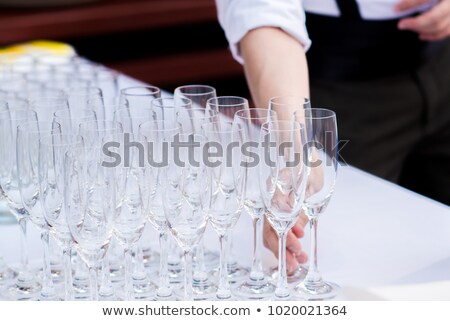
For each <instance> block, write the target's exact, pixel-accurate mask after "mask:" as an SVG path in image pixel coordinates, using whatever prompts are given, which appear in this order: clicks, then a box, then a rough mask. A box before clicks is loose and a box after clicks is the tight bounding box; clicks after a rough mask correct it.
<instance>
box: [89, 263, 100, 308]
mask: <svg viewBox="0 0 450 321" xmlns="http://www.w3.org/2000/svg"><path fill="white" fill-rule="evenodd" d="M89 278H90V281H91V301H98V268H97V267H96V266H90V267H89Z"/></svg>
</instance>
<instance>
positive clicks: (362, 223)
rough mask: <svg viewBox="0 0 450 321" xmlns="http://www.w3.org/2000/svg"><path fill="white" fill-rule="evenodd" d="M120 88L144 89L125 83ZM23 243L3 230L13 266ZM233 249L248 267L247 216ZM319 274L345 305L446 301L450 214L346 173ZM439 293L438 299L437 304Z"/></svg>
mask: <svg viewBox="0 0 450 321" xmlns="http://www.w3.org/2000/svg"><path fill="white" fill-rule="evenodd" d="M120 85H121V87H127V86H131V85H142V83H139V82H137V81H135V80H133V79H131V78H128V77H124V76H122V78H121V79H120ZM165 94H167V93H165ZM219 94H220V92H219ZM146 233H147V234H150V237H149V238H148V237H147V238H146V239H150V240H151V241H152V243H153V244H155V248H158V245H157V240H156V238H157V236H156V234H157V233H156V232H155V231H154V230H152V229H151V228H150V227H148V228H147V230H146ZM308 237H309V234H308V233H307V235H306V236H305V238H304V239H303V240H302V243H303V246H304V247H305V248H307V249H309V241H308ZM205 238H206V242H205V244H207V247H209V248H211V249H216V250H217V249H218V241H217V236H216V234H215V233H214V231H213V230H212V229H211V228H210V227H209V228H208V229H207V232H206V234H205ZM19 240H20V239H19V228H18V226H17V225H16V224H13V225H11V224H10V225H4V224H0V255H1V256H3V257H4V258H5V259H6V261H7V262H9V263H17V262H18V261H19V257H20V256H19V247H20V243H19ZM234 243H235V247H234V254H235V256H236V257H237V259H238V261H239V262H240V263H241V264H244V265H246V266H249V265H250V263H251V256H252V227H251V221H250V218H249V217H248V216H247V215H242V216H241V219H240V221H239V222H238V224H237V226H236V228H235V230H234ZM28 246H29V253H30V259H31V260H37V259H38V258H40V257H41V253H42V246H41V242H40V240H39V234H38V232H37V231H36V229H35V228H34V227H33V226H32V225H31V224H30V225H29V239H28ZM263 262H264V265H265V266H266V267H269V266H275V265H276V260H275V258H274V256H273V255H272V254H271V253H270V252H268V251H267V250H265V251H264V255H263ZM319 267H320V270H321V272H322V274H323V276H324V278H326V279H329V280H333V281H334V282H336V283H338V284H340V285H342V286H343V287H344V291H343V294H344V296H343V297H342V298H350V299H358V298H375V296H371V295H369V296H367V295H366V294H367V293H369V292H370V291H369V290H367V289H369V287H381V286H398V285H410V286H411V285H413V284H417V283H430V282H434V283H430V284H439V285H440V286H439V289H440V291H419V290H418V291H417V292H418V295H417V296H415V297H414V298H415V299H444V297H443V296H441V295H439V293H442V291H441V290H442V288H443V287H444V288H447V286H446V284H448V291H446V292H447V293H450V282H449V283H443V282H442V281H449V280H450V208H449V207H447V206H445V205H442V204H440V203H437V202H435V201H432V200H430V199H428V198H425V197H423V196H421V195H418V194H416V193H413V192H411V191H408V190H406V189H403V188H401V187H399V186H397V185H394V184H391V183H389V182H386V181H384V180H382V179H379V178H377V177H374V176H372V175H370V174H367V173H365V172H362V171H360V170H358V169H355V168H353V167H349V166H341V167H340V168H339V174H338V181H337V185H336V190H335V194H334V196H333V198H332V199H331V202H330V205H329V207H328V209H327V211H326V212H325V213H324V215H323V216H322V217H321V219H320V221H319ZM436 282H438V283H436ZM355 289H356V290H355ZM407 289H408V290H407V291H409V292H410V291H411V288H407ZM347 290H348V291H347ZM366 290H367V291H366ZM380 291H381V290H380ZM375 292H376V291H375ZM433 292H436V297H430V295H429V293H433ZM370 293H372V292H370ZM378 294H379V292H377V295H378ZM396 298H399V299H401V298H403V297H401V296H397V297H396ZM404 298H405V299H406V298H407V297H406V296H405V297H404ZM408 298H409V297H408ZM445 298H448V294H447V296H446V297H445Z"/></svg>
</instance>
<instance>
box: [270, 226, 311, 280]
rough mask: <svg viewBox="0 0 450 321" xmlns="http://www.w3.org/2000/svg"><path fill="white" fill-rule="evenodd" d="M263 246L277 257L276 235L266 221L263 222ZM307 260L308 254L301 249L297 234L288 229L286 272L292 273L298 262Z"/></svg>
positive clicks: (301, 262)
mask: <svg viewBox="0 0 450 321" xmlns="http://www.w3.org/2000/svg"><path fill="white" fill-rule="evenodd" d="M264 246H265V247H267V248H268V249H269V250H270V251H272V252H273V254H274V255H275V256H276V257H278V255H279V253H278V236H277V234H276V233H275V231H274V230H273V228H272V227H271V226H270V224H268V222H267V221H265V222H264ZM307 260H308V256H307V254H306V253H305V252H303V251H302V247H301V244H300V242H299V240H298V239H297V236H296V235H295V234H294V232H292V231H289V233H288V235H287V238H286V269H287V272H288V274H292V273H293V272H294V271H295V270H296V268H297V266H298V264H303V263H306V261H307Z"/></svg>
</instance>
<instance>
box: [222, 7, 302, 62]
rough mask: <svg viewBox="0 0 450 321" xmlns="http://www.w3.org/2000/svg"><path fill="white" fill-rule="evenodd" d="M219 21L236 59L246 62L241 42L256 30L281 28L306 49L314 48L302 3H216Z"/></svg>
mask: <svg viewBox="0 0 450 321" xmlns="http://www.w3.org/2000/svg"><path fill="white" fill-rule="evenodd" d="M216 4H217V11H218V16H219V22H220V25H221V26H222V28H223V29H224V30H225V36H226V37H227V39H228V42H229V44H230V49H231V52H232V53H233V56H234V58H235V59H236V60H237V61H239V62H240V63H243V61H244V60H243V58H242V56H241V55H240V53H239V50H238V44H239V41H240V40H241V39H242V38H243V37H244V36H245V35H246V34H247V32H249V31H250V30H252V29H255V28H258V27H278V28H281V29H282V30H284V31H285V32H287V33H288V34H290V35H291V36H292V37H294V38H295V39H297V40H298V41H299V42H300V43H301V44H302V45H303V47H304V48H305V51H307V50H308V49H309V47H310V46H311V40H310V39H309V36H308V32H307V30H306V25H305V19H306V18H305V11H304V10H303V7H302V1H301V0H216Z"/></svg>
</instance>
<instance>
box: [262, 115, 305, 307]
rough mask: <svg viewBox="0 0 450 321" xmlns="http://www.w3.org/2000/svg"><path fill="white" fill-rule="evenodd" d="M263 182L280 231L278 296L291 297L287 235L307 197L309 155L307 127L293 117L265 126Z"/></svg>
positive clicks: (270, 213)
mask: <svg viewBox="0 0 450 321" xmlns="http://www.w3.org/2000/svg"><path fill="white" fill-rule="evenodd" d="M260 143H261V148H262V149H261V154H260V155H261V156H262V158H263V159H261V160H260V165H259V169H260V176H259V185H260V188H261V195H262V198H263V201H264V204H265V205H266V208H267V212H266V218H267V220H268V222H269V223H270V225H271V226H272V228H273V229H274V230H275V232H276V233H277V235H278V256H279V257H278V271H279V273H278V283H277V288H276V290H275V296H274V299H277V300H287V299H289V298H290V290H289V287H288V283H287V273H286V238H287V234H288V232H289V230H290V229H291V228H292V227H293V226H294V224H295V223H296V222H297V219H298V217H299V215H300V211H301V209H302V205H303V201H304V198H305V188H306V183H307V173H308V172H307V169H306V164H305V163H304V160H305V159H306V160H307V159H308V158H307V155H305V153H306V151H307V150H306V149H304V148H303V147H304V145H305V144H306V132H305V127H304V126H302V125H300V124H299V123H297V122H293V121H271V122H267V123H264V124H263V125H262V127H261V139H260Z"/></svg>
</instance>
